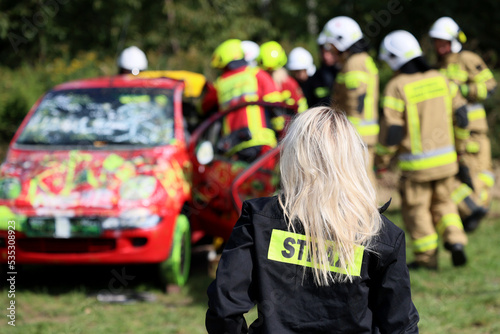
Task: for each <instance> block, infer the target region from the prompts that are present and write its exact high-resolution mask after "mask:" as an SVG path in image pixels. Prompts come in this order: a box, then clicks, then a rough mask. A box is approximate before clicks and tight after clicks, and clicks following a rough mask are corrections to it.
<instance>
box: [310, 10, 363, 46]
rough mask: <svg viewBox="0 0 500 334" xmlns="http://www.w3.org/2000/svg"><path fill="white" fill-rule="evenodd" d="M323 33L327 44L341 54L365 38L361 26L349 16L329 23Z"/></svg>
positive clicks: (334, 19)
mask: <svg viewBox="0 0 500 334" xmlns="http://www.w3.org/2000/svg"><path fill="white" fill-rule="evenodd" d="M322 33H324V34H325V42H326V43H332V44H333V45H334V46H335V47H336V48H337V50H339V51H340V52H344V51H345V50H347V49H349V48H350V47H351V46H352V45H353V44H354V43H356V42H357V41H359V40H360V39H361V38H363V33H362V32H361V28H360V27H359V24H357V23H356V21H354V20H353V19H351V18H350V17H347V16H337V17H334V18H333V19H331V20H330V21H328V22H327V23H326V24H325V27H324V28H323V31H322ZM320 36H321V35H320ZM318 39H319V38H318Z"/></svg>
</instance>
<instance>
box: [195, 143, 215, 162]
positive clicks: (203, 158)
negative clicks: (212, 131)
mask: <svg viewBox="0 0 500 334" xmlns="http://www.w3.org/2000/svg"><path fill="white" fill-rule="evenodd" d="M196 159H197V160H198V163H200V165H207V164H209V163H211V162H212V161H213V160H214V146H213V145H212V143H211V142H209V141H204V142H202V143H201V144H200V145H199V146H198V148H197V149H196Z"/></svg>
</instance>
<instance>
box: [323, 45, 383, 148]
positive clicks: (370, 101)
mask: <svg viewBox="0 0 500 334" xmlns="http://www.w3.org/2000/svg"><path fill="white" fill-rule="evenodd" d="M378 85H379V78H378V69H377V67H376V66H375V63H374V62H373V59H372V58H371V57H370V56H369V55H368V53H366V52H361V53H356V54H353V55H350V56H349V57H348V58H347V60H346V62H345V64H344V66H343V67H342V70H341V72H340V73H339V74H338V75H337V78H336V83H335V88H334V94H333V103H334V104H337V105H338V106H339V107H340V108H341V109H343V110H345V111H346V113H347V117H348V118H349V120H350V121H351V122H352V124H353V125H354V126H355V127H356V129H357V130H358V132H359V134H360V135H361V136H362V137H363V140H364V141H365V143H366V144H368V145H375V144H376V143H377V135H378V133H379V125H378V96H379V88H378Z"/></svg>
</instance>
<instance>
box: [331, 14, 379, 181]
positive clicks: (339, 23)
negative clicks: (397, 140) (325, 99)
mask: <svg viewBox="0 0 500 334" xmlns="http://www.w3.org/2000/svg"><path fill="white" fill-rule="evenodd" d="M323 33H324V35H325V41H326V42H325V48H326V49H329V50H330V52H332V53H333V54H334V55H335V56H336V57H337V58H338V59H339V63H340V65H341V66H342V69H341V70H340V73H339V74H338V75H337V78H336V80H335V86H334V89H333V90H334V92H333V103H334V104H337V105H338V106H339V107H340V108H341V109H343V110H345V111H346V112H347V117H348V118H349V120H350V121H351V122H352V123H353V125H354V126H355V127H356V129H357V130H358V132H359V134H360V135H361V136H362V137H363V140H364V142H365V144H366V145H367V146H368V154H369V157H370V159H369V160H368V164H367V170H368V174H369V175H370V180H371V181H372V182H373V184H375V183H376V180H375V174H374V172H373V159H374V156H375V144H376V143H377V136H378V133H379V124H378V97H379V96H378V95H379V88H378V85H379V78H378V69H377V67H376V66H375V63H374V61H373V59H372V58H371V57H370V56H369V55H368V53H367V50H368V48H367V45H368V43H367V42H366V40H365V39H364V38H363V33H362V32H361V28H360V27H359V25H358V24H357V23H356V21H354V20H353V19H351V18H349V17H346V16H338V17H335V18H333V19H331V20H330V21H328V22H327V23H326V25H325V27H324V28H323Z"/></svg>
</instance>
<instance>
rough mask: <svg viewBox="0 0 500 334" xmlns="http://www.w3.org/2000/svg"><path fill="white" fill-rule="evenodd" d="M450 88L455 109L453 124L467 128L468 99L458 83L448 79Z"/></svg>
mask: <svg viewBox="0 0 500 334" xmlns="http://www.w3.org/2000/svg"><path fill="white" fill-rule="evenodd" d="M447 82H448V87H449V88H450V95H451V99H452V109H453V126H454V127H458V128H461V129H465V128H466V127H467V125H469V119H468V117H467V100H466V99H465V97H463V96H462V94H461V93H460V92H459V87H458V86H457V84H456V83H455V82H453V81H451V80H447Z"/></svg>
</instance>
